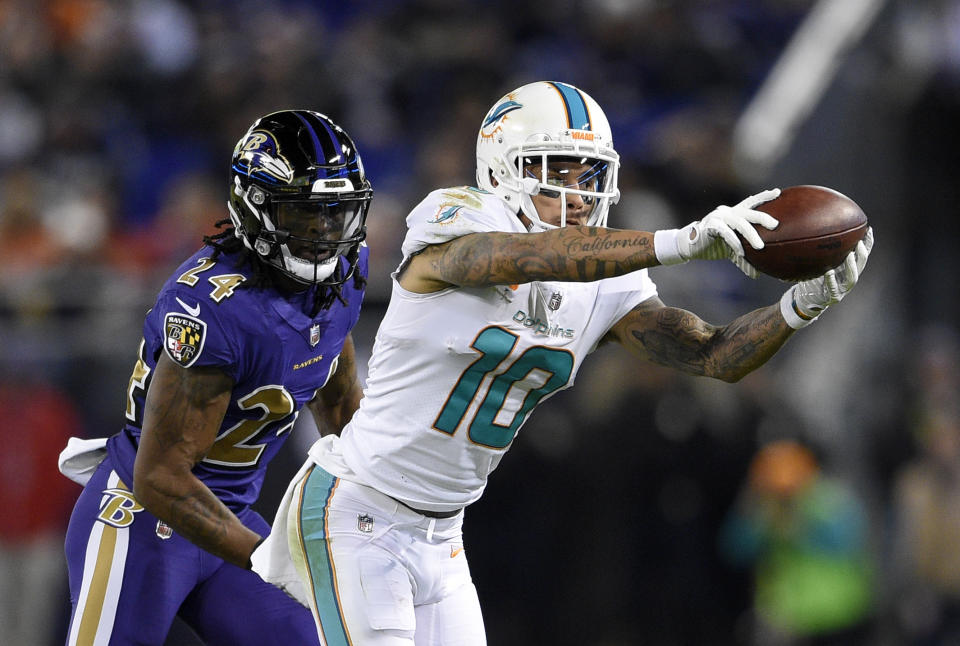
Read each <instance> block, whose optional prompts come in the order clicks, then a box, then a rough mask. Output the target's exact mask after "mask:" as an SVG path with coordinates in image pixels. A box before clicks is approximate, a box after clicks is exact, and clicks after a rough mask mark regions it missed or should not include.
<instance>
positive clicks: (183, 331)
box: [163, 312, 207, 368]
mask: <svg viewBox="0 0 960 646" xmlns="http://www.w3.org/2000/svg"><path fill="white" fill-rule="evenodd" d="M163 329H164V336H165V337H166V344H165V347H166V349H167V354H168V355H169V356H170V358H171V359H173V360H174V361H176V362H177V363H179V364H180V365H181V366H183V367H184V368H189V367H190V366H192V365H193V362H194V361H196V360H197V357H199V356H200V351H201V350H203V342H204V340H206V338H207V324H206V323H204V322H203V321H201V320H200V319H196V318H194V317H192V316H187V315H185V314H178V313H177V312H170V313H169V314H167V317H166V318H165V319H164V321H163Z"/></svg>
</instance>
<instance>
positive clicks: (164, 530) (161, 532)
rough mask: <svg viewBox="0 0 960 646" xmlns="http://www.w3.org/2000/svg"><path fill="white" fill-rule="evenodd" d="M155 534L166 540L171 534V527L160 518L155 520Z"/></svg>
mask: <svg viewBox="0 0 960 646" xmlns="http://www.w3.org/2000/svg"><path fill="white" fill-rule="evenodd" d="M157 536H159V537H160V538H162V539H163V540H167V539H168V538H170V537H171V536H173V528H172V527H170V525H167V524H166V523H165V522H163V521H162V520H158V521H157Z"/></svg>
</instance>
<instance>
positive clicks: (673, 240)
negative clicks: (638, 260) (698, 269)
mask: <svg viewBox="0 0 960 646" xmlns="http://www.w3.org/2000/svg"><path fill="white" fill-rule="evenodd" d="M679 235H680V229H662V230H660V231H654V232H653V253H654V254H656V256H657V260H659V261H660V264H661V265H679V264H680V263H682V262H687V261H686V259H685V258H683V257H682V256H681V255H680V247H679V246H678V245H677V236H679Z"/></svg>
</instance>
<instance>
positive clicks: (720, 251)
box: [654, 188, 780, 278]
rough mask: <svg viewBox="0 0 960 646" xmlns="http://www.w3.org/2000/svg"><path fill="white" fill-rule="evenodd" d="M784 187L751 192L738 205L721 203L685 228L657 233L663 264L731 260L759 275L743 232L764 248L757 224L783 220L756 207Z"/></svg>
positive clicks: (770, 225) (748, 272)
mask: <svg viewBox="0 0 960 646" xmlns="http://www.w3.org/2000/svg"><path fill="white" fill-rule="evenodd" d="M779 195H780V189H779V188H774V189H769V190H766V191H762V192H760V193H757V194H756V195H751V196H750V197H748V198H747V199H745V200H743V201H742V202H740V203H739V204H737V205H736V206H718V207H717V208H716V209H714V210H713V211H711V212H710V213H709V214H708V215H707V216H706V217H705V218H703V219H702V220H697V221H696V222H691V223H690V224H688V225H687V226H685V227H683V228H682V229H667V230H662V231H657V232H656V233H654V252H655V253H656V254H657V259H658V260H659V261H660V264H662V265H675V264H678V263H681V262H687V261H688V260H731V261H733V263H734V264H735V265H736V266H737V267H738V268H739V269H740V271H742V272H743V273H745V274H746V275H747V276H750V277H751V278H756V277H757V270H756V269H755V268H754V267H753V265H751V264H750V263H749V262H747V260H746V258H744V257H743V245H742V244H741V242H740V238H739V237H737V234H738V233H739V234H740V235H741V236H743V238H744V239H745V240H746V241H747V242H748V243H749V244H750V246H751V247H753V248H754V249H762V248H763V240H761V239H760V235H759V234H758V233H757V230H756V229H755V228H754V227H753V225H754V224H759V225H760V226H762V227H765V228H767V229H775V228H776V227H777V225H778V224H779V221H778V220H777V219H776V218H774V217H773V216H772V215H769V214H767V213H764V212H763V211H757V210H756V207H758V206H760V205H761V204H763V203H764V202H769V201H770V200H773V199H776V198H777V197H778V196H779Z"/></svg>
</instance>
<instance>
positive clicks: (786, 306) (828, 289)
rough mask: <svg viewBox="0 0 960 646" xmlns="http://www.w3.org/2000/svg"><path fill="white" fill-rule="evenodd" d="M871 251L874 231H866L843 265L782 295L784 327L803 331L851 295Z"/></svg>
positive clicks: (781, 307) (793, 287)
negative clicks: (825, 311)
mask: <svg viewBox="0 0 960 646" xmlns="http://www.w3.org/2000/svg"><path fill="white" fill-rule="evenodd" d="M871 249H873V227H869V228H868V229H867V234H866V235H865V236H863V240H861V241H860V242H858V243H857V248H856V249H854V250H853V251H851V252H850V253H849V254H847V257H846V258H845V259H844V261H843V264H842V265H840V266H839V267H836V268H835V269H831V270H830V271H828V272H827V273H825V274H824V275H823V276H818V277H817V278H811V279H810V280H804V281H801V282H799V283H797V284H796V285H793V286H792V287H791V288H790V289H788V290H787V291H786V292H784V293H783V296H782V297H781V298H780V313H781V314H783V318H784V319H785V320H786V321H787V325H789V326H790V327H792V328H793V329H795V330H799V329H800V328H802V327H806V326H808V325H810V324H811V323H813V322H814V321H816V320H817V317H818V316H820V314H822V313H823V310H825V309H827V308H828V307H830V306H831V305H834V304H836V303H839V302H840V301H841V300H843V297H844V296H846V295H847V294H848V293H850V290H851V289H853V286H854V285H856V284H857V281H858V280H859V279H860V274H862V273H863V268H864V267H865V266H866V265H867V258H868V257H869V256H870V250H871Z"/></svg>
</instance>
